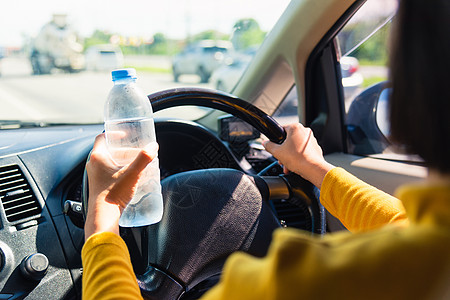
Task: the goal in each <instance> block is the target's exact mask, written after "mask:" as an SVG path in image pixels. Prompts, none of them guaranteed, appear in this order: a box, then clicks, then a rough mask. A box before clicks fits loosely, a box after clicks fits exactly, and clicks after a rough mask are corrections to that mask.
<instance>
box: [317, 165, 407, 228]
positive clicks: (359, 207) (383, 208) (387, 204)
mask: <svg viewBox="0 0 450 300" xmlns="http://www.w3.org/2000/svg"><path fill="white" fill-rule="evenodd" d="M320 202H321V203H322V205H323V206H324V207H325V208H326V209H327V210H328V212H330V213H331V214H332V215H333V216H335V217H336V218H338V219H339V220H340V221H341V222H342V224H343V225H344V226H345V227H346V228H347V229H348V230H350V231H352V232H358V231H366V230H370V229H374V228H379V227H381V226H383V225H386V224H388V223H393V222H403V223H404V224H407V222H408V221H407V217H406V213H405V208H404V207H403V204H402V202H401V201H400V200H399V199H397V198H395V197H393V196H391V195H389V194H386V193H385V192H382V191H380V190H378V189H376V188H375V187H373V186H371V185H369V184H367V183H365V182H363V181H361V180H359V179H358V178H356V177H355V176H353V175H351V174H350V173H348V172H347V171H345V170H344V169H342V168H334V169H332V170H331V171H329V172H328V173H327V175H326V176H325V178H324V180H323V183H322V188H321V191H320Z"/></svg>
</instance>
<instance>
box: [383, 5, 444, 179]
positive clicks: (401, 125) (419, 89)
mask: <svg viewBox="0 0 450 300" xmlns="http://www.w3.org/2000/svg"><path fill="white" fill-rule="evenodd" d="M391 45H392V48H391V55H390V80H391V82H392V86H393V91H392V96H391V101H390V121H391V134H392V139H393V140H394V141H395V142H398V143H400V144H403V145H404V146H406V149H407V151H408V152H410V153H415V154H418V155H420V156H421V157H422V158H423V159H424V161H425V163H426V164H427V166H428V167H429V168H431V169H435V170H438V171H439V172H441V173H446V174H449V173H450V76H449V74H450V0H400V2H399V8H398V12H397V16H396V20H395V23H394V26H393V32H392V40H391Z"/></svg>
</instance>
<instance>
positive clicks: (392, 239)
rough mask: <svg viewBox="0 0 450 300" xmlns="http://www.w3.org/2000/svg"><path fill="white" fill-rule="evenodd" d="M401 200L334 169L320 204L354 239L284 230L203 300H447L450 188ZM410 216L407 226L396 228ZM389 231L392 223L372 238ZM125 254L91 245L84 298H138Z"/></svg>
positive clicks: (112, 242) (102, 240)
mask: <svg viewBox="0 0 450 300" xmlns="http://www.w3.org/2000/svg"><path fill="white" fill-rule="evenodd" d="M369 195H370V197H369ZM397 195H398V197H399V199H401V200H402V202H403V205H404V208H403V206H402V203H401V202H399V201H398V200H397V199H395V198H393V197H390V196H388V195H386V194H384V193H382V192H380V191H378V190H376V189H373V188H372V187H370V186H368V185H367V184H365V183H363V182H361V181H359V180H357V179H356V178H355V177H353V176H351V175H350V174H348V173H347V172H345V171H344V170H342V169H339V168H335V169H333V170H332V171H330V172H329V173H328V174H327V176H326V177H325V180H324V182H323V184H322V192H321V201H322V203H323V204H324V206H325V207H326V208H327V209H328V210H329V211H331V212H332V213H334V214H335V215H336V216H338V217H340V218H341V220H342V222H343V223H344V224H345V225H346V226H348V228H349V229H350V230H352V231H355V232H357V233H354V234H350V233H337V234H329V235H327V236H325V237H323V238H317V237H311V236H309V235H307V234H305V233H304V232H301V231H299V230H295V229H280V230H277V231H276V232H275V233H274V237H273V240H272V244H271V247H270V249H269V252H268V254H267V256H266V257H264V258H255V257H252V256H250V255H247V254H245V253H235V254H233V255H232V256H230V258H229V259H228V261H227V263H226V264H225V267H224V271H223V273H222V278H221V281H220V282H219V283H218V284H217V286H215V287H214V288H213V289H211V290H210V291H209V292H208V293H207V294H205V295H204V297H203V298H202V299H283V300H288V299H450V185H447V186H414V187H413V186H409V187H404V188H402V189H400V190H399V191H398V193H397ZM374 199H376V200H374ZM405 211H406V215H405ZM406 216H407V217H408V218H409V222H410V223H409V226H408V227H406V228H405V226H399V224H401V225H405V224H406V223H405V220H406ZM342 218H343V219H342ZM361 219H364V220H361ZM387 223H394V224H391V225H388V226H384V227H382V228H379V229H378V230H369V229H373V228H377V227H381V225H385V224H387ZM93 244H95V246H92V245H93ZM118 245H122V246H120V249H121V250H120V251H119V249H118V247H119V246H118ZM123 246H124V243H123V241H122V240H121V239H120V237H118V236H117V235H114V234H109V233H100V234H97V235H94V236H92V237H91V238H89V239H88V241H87V242H86V244H85V246H84V248H83V252H82V259H83V266H84V275H83V276H84V278H83V299H140V296H139V295H138V293H139V290H138V287H137V285H136V278H135V276H134V274H133V272H132V268H131V263H130V260H129V257H128V253H126V254H125V255H124V254H123V253H119V252H122V251H123V252H126V251H125V249H123ZM105 253H107V254H106V255H105ZM106 261H108V262H106ZM119 272H120V275H119ZM100 276H102V277H103V278H105V279H104V280H97V281H93V280H92V279H93V278H94V277H100ZM118 281H120V284H119V283H118ZM118 290H121V291H118ZM125 290H128V291H127V292H125ZM119 292H122V294H119ZM94 293H97V294H94ZM114 297H116V298H114Z"/></svg>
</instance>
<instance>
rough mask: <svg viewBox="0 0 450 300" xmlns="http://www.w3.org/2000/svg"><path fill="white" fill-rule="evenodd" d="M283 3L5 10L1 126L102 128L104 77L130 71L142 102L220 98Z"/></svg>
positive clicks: (172, 2) (55, 3)
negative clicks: (147, 97) (179, 96)
mask: <svg viewBox="0 0 450 300" xmlns="http://www.w3.org/2000/svg"><path fill="white" fill-rule="evenodd" d="M288 2H289V1H288V0H282V1H273V0H229V1H220V2H219V1H208V0H167V1H162V2H161V1H160V2H154V1H136V0H131V1H128V2H123V1H115V0H114V1H108V2H104V1H87V0H77V1H60V0H42V1H32V0H30V1H22V2H21V4H20V5H13V4H12V2H11V3H10V4H9V5H4V6H3V8H2V10H1V11H0V24H1V27H2V28H3V30H2V31H0V105H1V107H2V109H1V110H0V120H1V122H2V123H3V124H13V123H14V122H28V123H30V122H31V123H33V124H41V125H43V124H44V125H45V124H47V125H49V124H51V123H61V122H64V123H101V122H103V105H104V102H105V100H106V97H107V95H108V92H109V90H110V89H111V87H112V81H111V70H113V69H117V68H123V67H126V68H128V67H132V68H135V69H136V70H137V74H138V81H137V82H138V85H139V86H140V87H141V88H142V89H143V91H144V92H145V93H146V94H151V93H154V92H157V91H161V90H164V89H169V88H175V87H181V86H183V87H186V86H198V87H204V88H220V89H222V90H226V91H229V90H231V88H232V87H233V86H234V84H236V82H237V81H238V79H239V76H240V75H241V74H242V73H243V71H244V69H245V68H246V66H247V65H248V62H249V60H250V59H251V57H252V56H253V55H254V53H255V52H256V51H257V49H258V47H259V45H260V44H261V43H262V42H263V40H264V38H265V36H266V35H267V33H268V32H269V31H270V29H271V28H272V27H273V25H274V24H275V22H276V21H277V19H278V18H279V16H280V15H281V14H282V12H283V11H284V9H285V8H286V6H287V5H288ZM206 112H207V110H204V109H198V108H197V109H195V108H188V107H184V108H181V109H178V110H175V111H174V110H169V111H165V112H162V113H164V114H161V115H163V116H167V115H171V114H172V115H174V116H175V117H179V118H184V119H197V118H200V117H202V116H203V115H204V114H205V113H206ZM13 127H14V126H13ZM1 128H8V126H4V127H1Z"/></svg>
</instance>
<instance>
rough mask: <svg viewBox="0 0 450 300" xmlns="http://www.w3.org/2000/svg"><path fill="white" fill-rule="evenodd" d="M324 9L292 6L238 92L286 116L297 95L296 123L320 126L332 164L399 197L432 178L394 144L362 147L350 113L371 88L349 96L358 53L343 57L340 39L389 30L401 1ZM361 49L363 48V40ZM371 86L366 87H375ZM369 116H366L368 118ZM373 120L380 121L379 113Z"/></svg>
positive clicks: (308, 2) (324, 5)
mask: <svg viewBox="0 0 450 300" xmlns="http://www.w3.org/2000/svg"><path fill="white" fill-rule="evenodd" d="M320 4H321V5H318V4H317V1H316V0H305V1H295V0H294V1H293V2H291V3H290V5H289V6H288V8H287V9H286V11H285V13H284V15H283V16H282V17H281V19H280V21H279V22H278V24H277V25H276V26H275V28H274V29H273V30H272V32H271V34H269V36H268V37H267V38H266V41H265V43H264V44H263V45H262V46H261V47H262V49H261V50H260V51H259V53H258V54H257V56H256V57H255V59H254V60H253V61H252V63H251V64H250V66H249V68H248V69H247V71H246V72H245V73H244V76H243V77H242V78H241V80H240V81H239V83H238V85H237V86H236V87H235V89H234V93H235V94H236V95H238V96H240V97H242V98H243V99H249V101H251V102H253V104H255V105H257V106H259V107H260V108H262V109H263V110H264V111H266V112H268V113H269V114H275V115H279V111H280V108H281V107H282V106H283V105H282V103H283V101H284V100H286V99H288V98H289V97H291V98H292V94H294V97H295V99H296V102H297V104H298V107H297V113H298V114H297V116H298V118H297V120H298V121H300V122H301V123H303V124H304V125H306V126H309V127H311V128H312V129H313V131H314V134H315V136H316V138H317V139H318V141H319V143H320V144H321V146H322V148H323V150H324V153H325V155H326V159H327V160H328V161H329V162H330V163H332V164H334V165H336V166H340V167H343V168H344V169H346V170H348V171H349V172H351V173H353V174H354V175H356V176H357V177H359V178H361V179H362V180H364V181H366V182H368V183H370V184H372V185H374V186H376V187H378V188H379V189H381V190H384V191H385V192H387V193H390V194H395V190H396V189H397V188H398V187H399V186H400V185H403V184H405V183H409V182H413V181H416V180H420V179H423V178H425V177H426V176H427V171H426V168H424V167H423V166H422V165H421V162H420V159H418V158H417V157H411V156H405V155H404V154H401V153H396V149H395V148H393V147H390V146H389V145H388V146H386V147H385V148H382V149H381V150H378V151H361V150H358V149H357V148H358V147H355V141H354V140H355V139H354V137H353V135H355V132H353V131H352V129H354V127H352V126H351V125H355V124H349V120H348V119H349V109H350V106H351V103H352V102H353V100H354V99H360V98H357V97H359V96H361V95H362V94H358V93H361V92H363V91H366V90H367V89H368V88H367V87H365V86H361V88H360V89H359V90H358V91H357V93H355V94H354V95H352V96H349V95H347V96H348V97H347V98H348V99H347V100H346V98H345V95H344V92H345V87H344V86H343V80H342V75H343V72H342V70H341V65H340V59H341V55H349V54H347V52H348V53H350V55H356V54H358V53H356V52H352V51H347V52H346V53H341V52H342V51H343V49H344V48H345V47H343V45H342V44H339V42H341V43H342V35H343V34H344V35H345V33H348V32H347V31H345V30H346V28H347V29H348V28H349V26H350V27H352V26H353V27H354V26H355V24H357V23H358V22H366V21H367V20H371V18H375V17H377V16H378V17H379V21H380V23H379V24H378V23H376V24H378V25H376V26H375V28H374V29H379V30H380V29H382V28H383V27H382V25H383V26H385V25H388V24H389V20H390V18H391V15H392V14H393V13H395V9H396V7H395V5H396V4H395V2H393V1H389V0H383V1H379V0H369V1H367V2H366V1H360V0H356V1H355V0H345V1H342V0H330V1H321V2H320ZM360 12H363V13H365V14H366V15H364V14H363V15H360V14H359V13H360ZM368 13H369V14H371V15H367V14H368ZM353 34H354V32H353ZM365 34H366V35H365V37H363V38H361V41H364V40H365V39H366V38H367V37H369V36H374V34H373V32H370V30H369V32H368V33H365ZM340 35H341V36H340ZM350 48H352V47H350ZM354 48H355V49H358V43H357V44H356V45H354ZM355 49H353V51H354V50H355ZM359 49H361V48H359ZM350 50H352V49H350ZM358 55H360V54H358ZM378 79H379V81H383V80H386V78H381V77H380V78H378ZM367 81H368V82H365V85H366V84H367V85H370V84H372V83H373V82H370V81H369V80H367ZM346 84H347V85H348V83H346ZM380 86H381V84H379V85H378V87H380ZM380 93H381V89H380V91H378V94H376V93H375V94H376V95H375V94H374V95H375V96H373V95H372V96H373V97H374V98H375V100H374V101H373V103H372V104H371V105H372V106H373V107H372V109H371V110H368V111H369V112H370V111H371V112H372V113H373V111H374V110H375V113H376V108H377V102H378V97H379V95H380ZM346 102H348V103H347V105H346ZM353 113H354V112H353ZM358 113H360V112H357V114H356V115H358ZM367 118H368V116H365V115H360V119H362V120H365V119H367ZM374 119H375V121H376V116H375V118H374ZM291 120H292V119H291ZM376 125H377V124H376V123H375V126H376ZM376 127H377V126H376ZM357 133H358V132H356V134H357ZM329 221H330V224H331V226H330V229H331V230H338V229H340V226H339V225H338V224H337V225H336V223H335V222H334V221H335V220H334V219H333V218H332V217H330V218H329Z"/></svg>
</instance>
